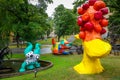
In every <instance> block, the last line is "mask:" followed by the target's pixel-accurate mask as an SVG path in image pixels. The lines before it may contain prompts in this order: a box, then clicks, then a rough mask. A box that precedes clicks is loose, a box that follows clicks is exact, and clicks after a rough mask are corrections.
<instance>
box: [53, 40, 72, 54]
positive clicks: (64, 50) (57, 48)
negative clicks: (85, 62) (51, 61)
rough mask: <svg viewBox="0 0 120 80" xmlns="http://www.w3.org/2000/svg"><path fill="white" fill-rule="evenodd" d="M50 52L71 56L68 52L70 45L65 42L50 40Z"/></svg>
mask: <svg viewBox="0 0 120 80" xmlns="http://www.w3.org/2000/svg"><path fill="white" fill-rule="evenodd" d="M52 45H53V46H52V52H53V54H71V52H70V51H69V49H70V47H71V46H72V43H70V42H68V41H67V40H65V39H64V40H61V41H60V42H56V41H55V39H54V38H52Z"/></svg>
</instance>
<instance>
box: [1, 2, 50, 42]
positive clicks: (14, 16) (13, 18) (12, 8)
mask: <svg viewBox="0 0 120 80" xmlns="http://www.w3.org/2000/svg"><path fill="white" fill-rule="evenodd" d="M41 1H42V2H41ZM39 3H40V4H39V5H32V4H29V3H28V0H9V1H8V0H0V35H1V36H0V40H4V39H6V37H7V38H8V37H9V34H10V32H13V33H14V34H15V37H16V39H17V40H19V38H20V37H21V38H22V39H23V40H25V41H35V40H36V39H37V38H38V37H39V36H40V35H43V34H45V32H44V30H46V29H48V27H47V25H48V24H47V18H48V15H47V13H46V12H45V10H46V9H47V4H48V3H52V0H39Z"/></svg>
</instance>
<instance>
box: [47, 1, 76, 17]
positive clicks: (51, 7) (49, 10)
mask: <svg viewBox="0 0 120 80" xmlns="http://www.w3.org/2000/svg"><path fill="white" fill-rule="evenodd" d="M73 2H74V0H53V3H52V4H48V8H47V11H46V12H47V13H48V16H52V14H53V12H54V9H55V8H56V7H57V6H58V5H60V4H63V5H64V7H66V8H68V9H73V5H72V3H73Z"/></svg>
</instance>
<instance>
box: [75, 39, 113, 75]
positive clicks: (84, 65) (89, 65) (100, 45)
mask: <svg viewBox="0 0 120 80" xmlns="http://www.w3.org/2000/svg"><path fill="white" fill-rule="evenodd" d="M83 47H84V54H83V60H82V61H81V63H80V64H78V65H76V66H74V69H75V71H77V72H78V73H80V74H96V73H101V72H103V70H104V68H103V67H102V65H101V63H100V60H99V58H101V57H104V56H106V55H108V54H109V52H110V50H111V46H110V45H109V44H108V43H106V42H104V41H102V40H100V39H95V40H92V41H89V42H84V43H83Z"/></svg>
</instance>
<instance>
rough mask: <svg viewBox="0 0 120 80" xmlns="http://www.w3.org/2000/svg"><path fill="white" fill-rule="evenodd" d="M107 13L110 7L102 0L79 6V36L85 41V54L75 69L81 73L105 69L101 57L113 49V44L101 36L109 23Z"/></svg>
mask: <svg viewBox="0 0 120 80" xmlns="http://www.w3.org/2000/svg"><path fill="white" fill-rule="evenodd" d="M107 13H108V8H107V7H106V4H105V3H104V2H103V1H102V0H88V1H87V2H86V3H84V4H83V5H82V6H81V7H79V8H78V14H79V15H80V16H79V17H78V20H77V23H78V25H79V26H80V33H79V38H81V39H82V41H83V49H84V54H83V59H82V61H81V63H80V64H78V65H76V66H74V70H75V71H77V72H78V73H80V74H95V73H100V72H103V70H104V68H103V67H102V65H101V63H100V60H99V58H102V57H105V56H106V55H108V54H109V52H110V51H111V45H110V44H109V43H107V42H104V41H103V40H102V38H101V35H102V34H104V33H105V32H106V30H105V29H104V28H105V27H107V25H108V20H107V19H106V18H105V17H104V15H105V14H107ZM76 37H77V36H76Z"/></svg>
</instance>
